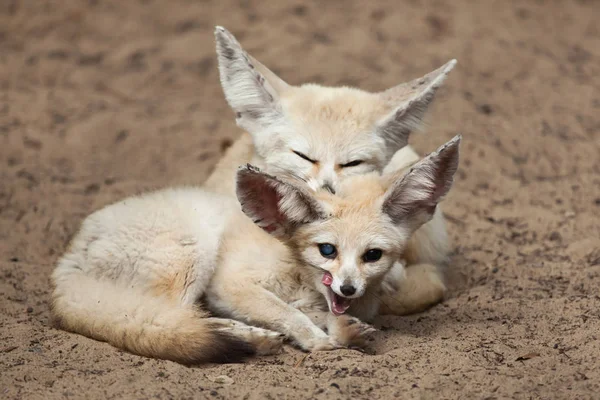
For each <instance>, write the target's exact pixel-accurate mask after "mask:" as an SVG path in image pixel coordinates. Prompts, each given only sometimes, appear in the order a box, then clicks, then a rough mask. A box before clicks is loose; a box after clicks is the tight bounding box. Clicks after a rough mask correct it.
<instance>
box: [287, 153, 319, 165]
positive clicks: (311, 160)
mask: <svg viewBox="0 0 600 400" xmlns="http://www.w3.org/2000/svg"><path fill="white" fill-rule="evenodd" d="M292 151H293V152H294V154H295V155H297V156H298V157H300V158H303V159H305V160H306V161H308V162H311V163H313V164H316V163H317V162H316V161H315V160H313V159H311V158H308V156H307V155H305V154H302V153H300V152H299V151H296V150H292Z"/></svg>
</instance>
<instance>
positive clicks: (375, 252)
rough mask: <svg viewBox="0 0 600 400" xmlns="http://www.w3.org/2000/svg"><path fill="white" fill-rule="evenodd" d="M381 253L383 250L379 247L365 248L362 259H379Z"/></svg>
mask: <svg viewBox="0 0 600 400" xmlns="http://www.w3.org/2000/svg"><path fill="white" fill-rule="evenodd" d="M382 255H383V251H381V250H379V249H371V250H367V251H366V252H365V254H363V260H364V261H365V262H375V261H379V259H380V258H381V256H382Z"/></svg>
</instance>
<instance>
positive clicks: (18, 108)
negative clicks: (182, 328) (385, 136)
mask: <svg viewBox="0 0 600 400" xmlns="http://www.w3.org/2000/svg"><path fill="white" fill-rule="evenodd" d="M321 3H323V4H321V5H319V4H318V3H316V2H314V3H310V2H302V3H301V2H297V3H292V2H290V1H285V2H284V1H281V2H275V1H266V0H265V1H262V2H259V1H243V0H240V1H230V0H218V1H191V0H172V1H169V2H167V1H152V0H145V1H142V0H135V1H133V0H131V1H119V0H112V1H104V0H96V1H92V0H90V1H75V0H56V1H53V2H51V1H41V0H39V1H35V0H30V1H18V0H4V1H2V2H0V301H1V303H0V310H1V313H0V398H3V399H21V398H22V399H52V398H94V399H95V398H98V399H100V398H102V399H109V398H139V399H145V398H158V399H169V398H177V399H184V398H222V399H234V398H244V399H280V398H281V399H295V398H316V399H325V398H327V399H330V398H340V399H346V398H356V399H358V398H369V399H383V398H415V399H438V398H463V399H464V398H480V399H483V398H488V399H492V398H498V399H500V398H519V399H525V398H527V399H531V398H533V399H538V398H544V399H560V398H564V399H574V398H578V399H586V398H598V396H600V394H599V393H600V371H599V369H600V361H599V357H600V342H599V341H598V335H600V321H599V318H600V297H599V293H600V292H599V290H598V286H599V284H598V283H599V279H600V217H599V215H600V189H599V188H600V161H599V159H600V156H599V154H600V25H598V23H597V18H598V16H599V15H600V3H598V2H595V1H577V2H567V1H564V2H553V1H528V2H521V1H512V2H511V1H504V0H503V1H496V2H491V1H480V2H475V1H467V0H460V1H459V0H457V1H453V2H442V1H424V2H420V1H405V2H400V1H386V2H383V1H371V2H366V1H344V2H342V1H337V0H332V1H328V2H321ZM215 24H222V25H224V26H226V27H227V28H229V29H230V30H232V31H233V32H234V33H235V34H236V35H237V36H238V38H239V39H240V40H241V41H242V43H243V44H244V46H245V47H246V48H247V49H248V50H249V51H250V52H252V53H253V54H254V55H255V56H256V57H257V58H259V59H260V60H262V61H263V63H265V64H267V65H269V66H271V67H272V68H273V69H274V70H275V71H276V72H277V73H279V74H281V75H282V76H283V77H284V78H285V79H286V80H288V81H289V82H290V83H302V82H306V81H316V82H319V83H322V84H327V85H341V84H349V85H358V86H360V87H362V88H364V89H368V90H379V89H384V88H387V87H389V86H392V85H394V84H396V83H399V82H401V81H404V80H408V79H412V78H414V77H417V76H420V75H421V74H423V73H425V72H428V71H430V70H432V69H433V68H435V67H437V66H439V65H441V64H443V63H444V62H445V61H447V60H449V59H451V58H457V59H458V60H459V64H458V66H457V68H456V69H455V71H454V72H452V74H451V75H450V78H449V80H448V81H447V84H446V85H445V88H444V89H443V91H442V92H441V93H440V95H439V98H438V101H437V102H436V104H435V107H434V109H433V110H432V112H431V114H430V117H431V118H430V120H429V128H428V129H427V131H426V132H425V133H424V134H421V135H418V136H415V137H413V139H412V143H413V144H415V146H416V147H417V149H419V151H421V152H427V151H431V150H433V149H434V148H435V147H437V146H438V145H440V144H441V143H443V142H444V141H445V140H447V139H449V138H451V137H452V136H453V135H455V134H456V133H458V132H461V133H463V135H464V136H463V138H464V141H463V146H462V154H463V157H462V160H461V169H460V171H459V173H458V179H457V181H456V184H455V187H454V189H453V191H452V193H451V195H450V196H449V197H448V199H447V201H446V202H445V211H446V214H447V216H448V219H449V229H450V231H451V236H452V238H453V241H454V249H455V251H454V258H453V264H452V274H451V289H452V290H451V293H450V298H449V299H448V300H447V301H446V302H445V303H444V304H442V305H440V306H437V307H435V308H434V309H432V310H430V311H429V312H426V313H424V314H421V315H416V316H412V317H406V318H391V317H390V318H388V317H386V318H381V319H380V320H378V324H377V325H378V326H379V327H381V332H379V333H378V334H377V335H376V340H375V341H374V342H373V344H372V351H373V352H374V353H375V354H374V355H365V354H361V353H358V352H354V351H336V352H331V353H317V354H312V355H310V356H308V357H306V358H305V355H304V354H303V353H300V352H298V351H296V350H294V349H291V348H286V350H285V353H283V354H281V355H279V356H274V357H268V358H262V359H253V360H250V361H249V362H247V363H245V364H237V365H225V366H203V367H199V368H186V367H183V366H180V365H178V364H175V363H171V362H165V361H158V360H151V359H145V358H141V357H137V356H133V355H130V354H127V353H123V352H120V351H118V350H116V349H114V348H113V347H111V346H109V345H106V344H103V343H99V342H95V341H93V340H90V339H87V338H84V337H81V336H77V335H73V334H68V333H65V332H62V331H58V330H55V329H53V328H51V327H49V325H48V316H49V315H48V298H49V294H50V293H49V292H50V288H49V274H50V272H51V271H52V268H53V265H54V263H55V261H56V259H57V257H58V256H59V255H60V254H61V253H62V252H63V250H64V249H65V246H66V245H67V243H68V240H69V238H70V237H71V236H72V235H73V234H74V232H75V231H76V229H77V228H78V226H79V224H80V222H81V221H82V219H83V218H84V217H85V216H86V215H87V214H89V213H90V212H91V211H93V210H96V209H98V208H99V207H101V206H103V205H105V204H107V203H110V202H113V201H116V200H118V199H121V198H123V197H124V196H126V195H129V194H133V193H137V192H140V191H142V190H146V189H149V188H157V187H162V186H165V185H168V184H180V183H201V182H202V181H203V180H204V179H205V178H206V176H207V174H208V173H209V172H210V170H211V168H212V167H213V166H214V164H215V162H216V161H217V159H218V157H219V156H220V153H221V149H222V147H223V146H226V145H227V143H228V142H229V141H230V140H232V139H235V137H236V136H237V135H238V134H239V131H238V130H237V128H236V127H235V125H234V122H233V114H232V112H231V111H230V110H229V109H228V107H227V105H226V103H225V100H224V98H223V95H222V93H221V89H220V87H219V84H218V77H217V70H216V63H215V54H214V45H213V34H212V31H213V26H214V25H215ZM220 375H227V376H228V377H229V378H231V380H232V381H233V382H231V380H229V379H225V381H223V380H222V379H223V378H221V379H215V378H216V377H218V376H220Z"/></svg>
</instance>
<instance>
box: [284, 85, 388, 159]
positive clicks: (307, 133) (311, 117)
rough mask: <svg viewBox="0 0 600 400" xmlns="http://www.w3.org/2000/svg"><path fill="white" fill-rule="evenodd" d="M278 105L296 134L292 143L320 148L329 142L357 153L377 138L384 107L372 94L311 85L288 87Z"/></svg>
mask: <svg viewBox="0 0 600 400" xmlns="http://www.w3.org/2000/svg"><path fill="white" fill-rule="evenodd" d="M281 104H282V108H283V111H284V113H285V115H286V117H287V118H288V120H289V122H290V123H291V125H292V126H293V131H294V135H297V136H296V137H297V139H296V140H295V142H297V143H295V144H297V145H299V146H301V147H305V148H307V150H314V151H319V150H320V149H323V148H324V147H326V146H327V144H330V147H332V148H335V149H336V150H337V151H339V152H344V151H346V152H353V153H359V154H356V155H357V156H359V155H361V154H360V153H361V149H363V150H362V151H364V152H366V151H367V150H368V148H369V147H373V144H377V142H378V141H379V140H380V139H379V137H378V136H377V135H375V134H374V127H375V124H376V122H377V120H378V119H380V118H381V116H382V115H385V112H386V107H385V104H384V103H383V102H382V101H381V99H380V98H379V97H378V96H376V95H374V94H372V93H368V92H364V91H362V90H359V89H354V88H347V87H342V88H329V87H323V86H319V85H314V84H310V85H303V86H299V87H290V88H289V89H288V90H286V91H285V92H284V93H283V94H282V96H281ZM290 140H292V137H290ZM381 144H382V145H383V143H381Z"/></svg>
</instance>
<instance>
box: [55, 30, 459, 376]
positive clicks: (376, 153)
mask: <svg viewBox="0 0 600 400" xmlns="http://www.w3.org/2000/svg"><path fill="white" fill-rule="evenodd" d="M215 35H216V42H217V54H218V60H219V72H220V78H221V84H222V86H223V90H224V92H225V97H226V99H227V102H228V103H229V105H230V106H231V107H232V108H233V110H234V111H235V115H236V120H237V124H238V125H239V126H240V127H241V128H243V129H244V130H245V131H246V132H248V133H244V134H243V136H242V137H241V138H240V139H239V140H238V141H237V142H236V143H234V144H233V146H232V147H230V148H229V149H228V151H227V153H226V154H225V156H224V158H223V159H222V160H221V161H220V162H219V164H218V165H217V168H216V170H215V171H214V172H213V174H212V175H211V176H210V177H209V178H208V180H207V181H206V182H205V183H204V185H203V187H201V188H195V187H183V188H169V189H165V190H161V191H157V192H153V193H147V194H143V195H140V196H135V197H131V198H128V199H125V200H123V201H121V202H118V203H116V204H112V205H110V206H107V207H105V208H103V209H101V210H99V211H96V212H95V213H93V214H92V215H90V216H89V217H88V218H86V219H85V220H84V221H83V224H82V226H81V229H80V231H79V232H78V233H77V235H76V236H75V237H74V239H73V240H72V242H71V243H70V245H69V248H68V250H67V252H66V254H64V255H63V257H62V258H61V259H60V260H59V262H58V265H57V267H56V269H55V271H54V273H53V275H52V280H53V284H54V292H53V298H52V315H53V318H54V321H55V322H56V324H57V326H59V327H60V328H62V329H65V330H68V331H72V332H77V333H79V334H82V335H85V336H88V337H91V338H94V339H98V340H101V341H106V342H108V343H110V344H112V345H114V346H116V347H119V348H121V349H125V350H128V351H130V352H132V353H136V354H140V355H144V356H149V357H156V358H162V359H169V360H174V361H177V362H180V363H185V364H196V363H202V362H236V361H238V360H241V359H243V358H244V357H247V356H250V355H252V354H272V353H275V352H278V351H279V350H280V349H281V346H282V345H283V343H284V341H285V340H286V339H289V340H291V341H292V342H293V343H295V344H296V345H297V346H299V347H300V348H302V349H304V350H306V351H317V350H331V349H335V348H340V347H352V348H361V347H363V346H364V345H365V342H366V339H368V337H369V335H370V334H371V333H372V332H373V331H374V329H373V328H372V327H371V326H370V325H368V324H367V322H370V321H371V320H372V319H373V318H374V317H375V316H376V315H378V314H396V315H404V314H409V313H414V312H418V311H422V310H424V309H426V308H428V307H429V306H431V305H433V304H436V303H438V302H439V301H441V300H442V299H443V296H444V293H445V290H446V288H445V284H444V274H443V268H444V265H445V263H446V257H447V254H448V238H447V233H446V228H445V225H444V220H443V216H442V214H441V211H440V209H439V207H437V205H438V203H439V202H440V201H441V199H442V198H443V197H444V196H445V195H446V194H447V193H448V191H449V189H450V187H451V185H452V181H453V176H454V174H455V172H456V170H457V167H458V155H459V143H460V137H459V136H457V137H455V138H454V139H452V140H451V141H449V142H448V143H446V144H445V145H443V146H442V147H440V148H439V149H438V150H437V151H435V152H433V153H431V154H429V155H428V156H427V157H425V158H423V159H421V160H419V159H418V156H417V155H416V154H415V153H414V151H413V150H412V149H411V148H410V147H409V146H407V142H408V137H409V134H410V132H411V131H412V130H414V129H415V128H417V127H418V125H419V123H420V122H421V120H422V119H423V117H424V114H425V113H426V111H427V108H428V106H429V104H430V103H431V101H432V100H433V98H434V95H435V93H436V91H437V89H438V88H439V87H440V86H441V84H442V82H443V81H444V79H445V77H446V76H447V74H448V73H449V72H450V70H451V69H452V68H453V67H454V65H455V61H454V60H452V61H450V62H448V63H447V64H446V65H444V66H443V67H441V68H440V69H438V70H435V71H433V72H431V73H429V74H427V75H425V76H424V77H422V78H420V79H416V80H413V81H411V82H407V83H404V84H401V85H399V86H396V87H393V88H391V89H389V90H386V91H384V92H381V93H367V92H364V91H361V90H358V89H353V88H348V87H338V88H329V87H322V86H319V85H315V84H307V85H302V86H290V85H289V84H287V83H286V82H284V81H283V80H282V79H280V78H279V77H277V76H276V75H275V74H274V73H273V72H271V71H270V70H268V69H267V68H266V67H265V66H263V65H262V64H261V63H260V62H258V61H257V60H256V59H254V58H253V57H252V56H250V55H249V54H247V53H246V52H245V51H244V50H243V49H242V47H241V46H240V44H239V43H238V42H237V41H236V39H235V38H234V37H233V35H231V34H230V33H229V32H228V31H227V30H225V29H223V28H221V27H217V28H216V31H215ZM241 165H246V166H243V167H240V166H241ZM236 197H237V198H236ZM240 205H241V207H240Z"/></svg>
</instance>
